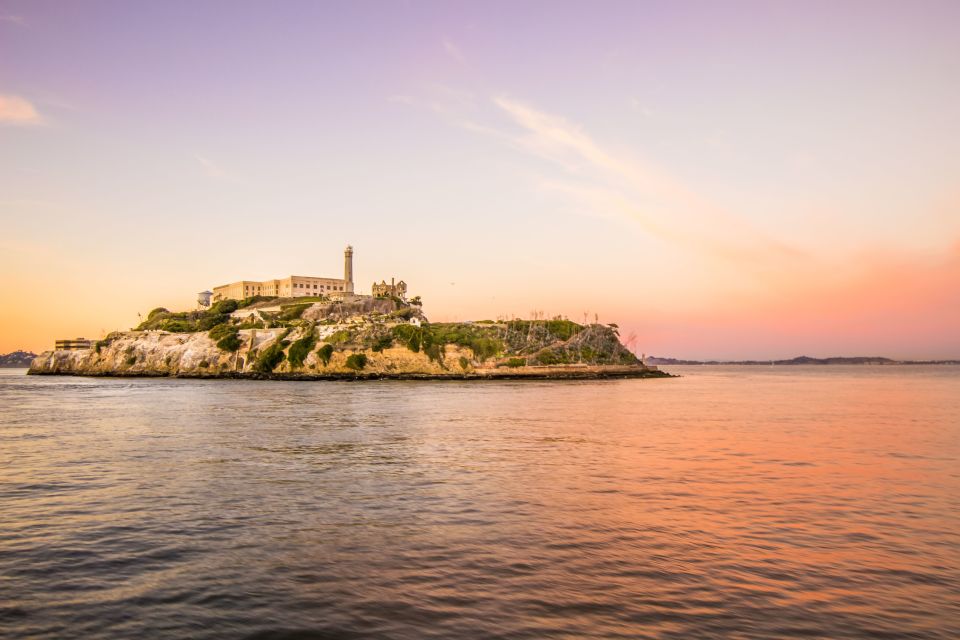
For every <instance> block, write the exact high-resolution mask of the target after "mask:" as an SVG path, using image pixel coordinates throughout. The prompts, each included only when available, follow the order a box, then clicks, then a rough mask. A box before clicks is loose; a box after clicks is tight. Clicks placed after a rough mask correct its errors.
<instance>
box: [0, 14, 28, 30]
mask: <svg viewBox="0 0 960 640" xmlns="http://www.w3.org/2000/svg"><path fill="white" fill-rule="evenodd" d="M0 22H10V23H12V24H15V25H19V26H21V27H24V26H26V24H27V20H26V19H25V18H24V17H23V16H16V15H12V14H5V15H0Z"/></svg>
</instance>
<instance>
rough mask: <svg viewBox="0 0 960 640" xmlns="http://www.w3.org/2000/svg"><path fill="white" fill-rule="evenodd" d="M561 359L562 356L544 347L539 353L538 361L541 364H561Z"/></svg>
mask: <svg viewBox="0 0 960 640" xmlns="http://www.w3.org/2000/svg"><path fill="white" fill-rule="evenodd" d="M560 360H561V359H560V357H559V356H558V355H557V354H556V353H554V352H553V351H551V350H550V349H542V350H541V351H540V352H539V353H537V362H539V363H540V364H545V365H551V364H559V363H560Z"/></svg>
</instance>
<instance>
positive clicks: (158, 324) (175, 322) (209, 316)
mask: <svg viewBox="0 0 960 640" xmlns="http://www.w3.org/2000/svg"><path fill="white" fill-rule="evenodd" d="M236 310H237V301H236V300H221V301H220V302H218V303H216V304H215V305H213V306H212V307H210V308H209V309H207V310H205V311H179V312H176V313H174V312H172V311H167V310H166V309H164V308H163V307H157V308H156V309H154V310H153V311H151V312H150V313H149V314H148V315H147V319H146V320H144V321H143V322H141V323H140V326H138V327H137V329H136V330H137V331H146V330H150V329H159V330H161V331H170V332H172V333H193V332H195V331H209V330H210V329H212V328H214V327H215V326H217V325H219V324H223V323H225V322H228V321H229V320H230V314H231V313H233V312H234V311H236Z"/></svg>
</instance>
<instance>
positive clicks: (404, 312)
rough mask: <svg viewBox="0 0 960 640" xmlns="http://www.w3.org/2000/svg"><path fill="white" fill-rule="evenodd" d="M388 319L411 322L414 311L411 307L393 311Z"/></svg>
mask: <svg viewBox="0 0 960 640" xmlns="http://www.w3.org/2000/svg"><path fill="white" fill-rule="evenodd" d="M388 317H390V318H399V319H400V320H409V319H410V318H412V317H413V309H411V308H410V307H403V308H402V309H397V310H396V311H391V312H390V314H389V316H388Z"/></svg>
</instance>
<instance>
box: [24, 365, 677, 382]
mask: <svg viewBox="0 0 960 640" xmlns="http://www.w3.org/2000/svg"><path fill="white" fill-rule="evenodd" d="M27 374H28V375H38V376H84V377H95V378H178V379H193V380H284V381H363V380H436V381H461V380H613V379H627V378H673V377H676V376H673V375H671V374H669V373H666V372H664V371H659V370H657V369H652V368H649V367H643V366H630V367H617V366H608V367H607V366H593V367H563V366H561V367H524V368H523V369H522V370H518V369H509V370H504V369H490V370H482V371H474V372H472V373H456V372H448V373H418V372H382V371H371V372H355V373H343V372H340V373H323V374H312V373H257V372H252V371H225V372H219V373H178V374H171V373H166V372H160V371H148V370H147V371H136V372H132V371H99V372H86V371H74V370H70V369H66V370H65V369H60V368H52V369H51V368H47V367H43V366H40V367H33V366H31V367H30V369H29V370H28V371H27Z"/></svg>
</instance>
